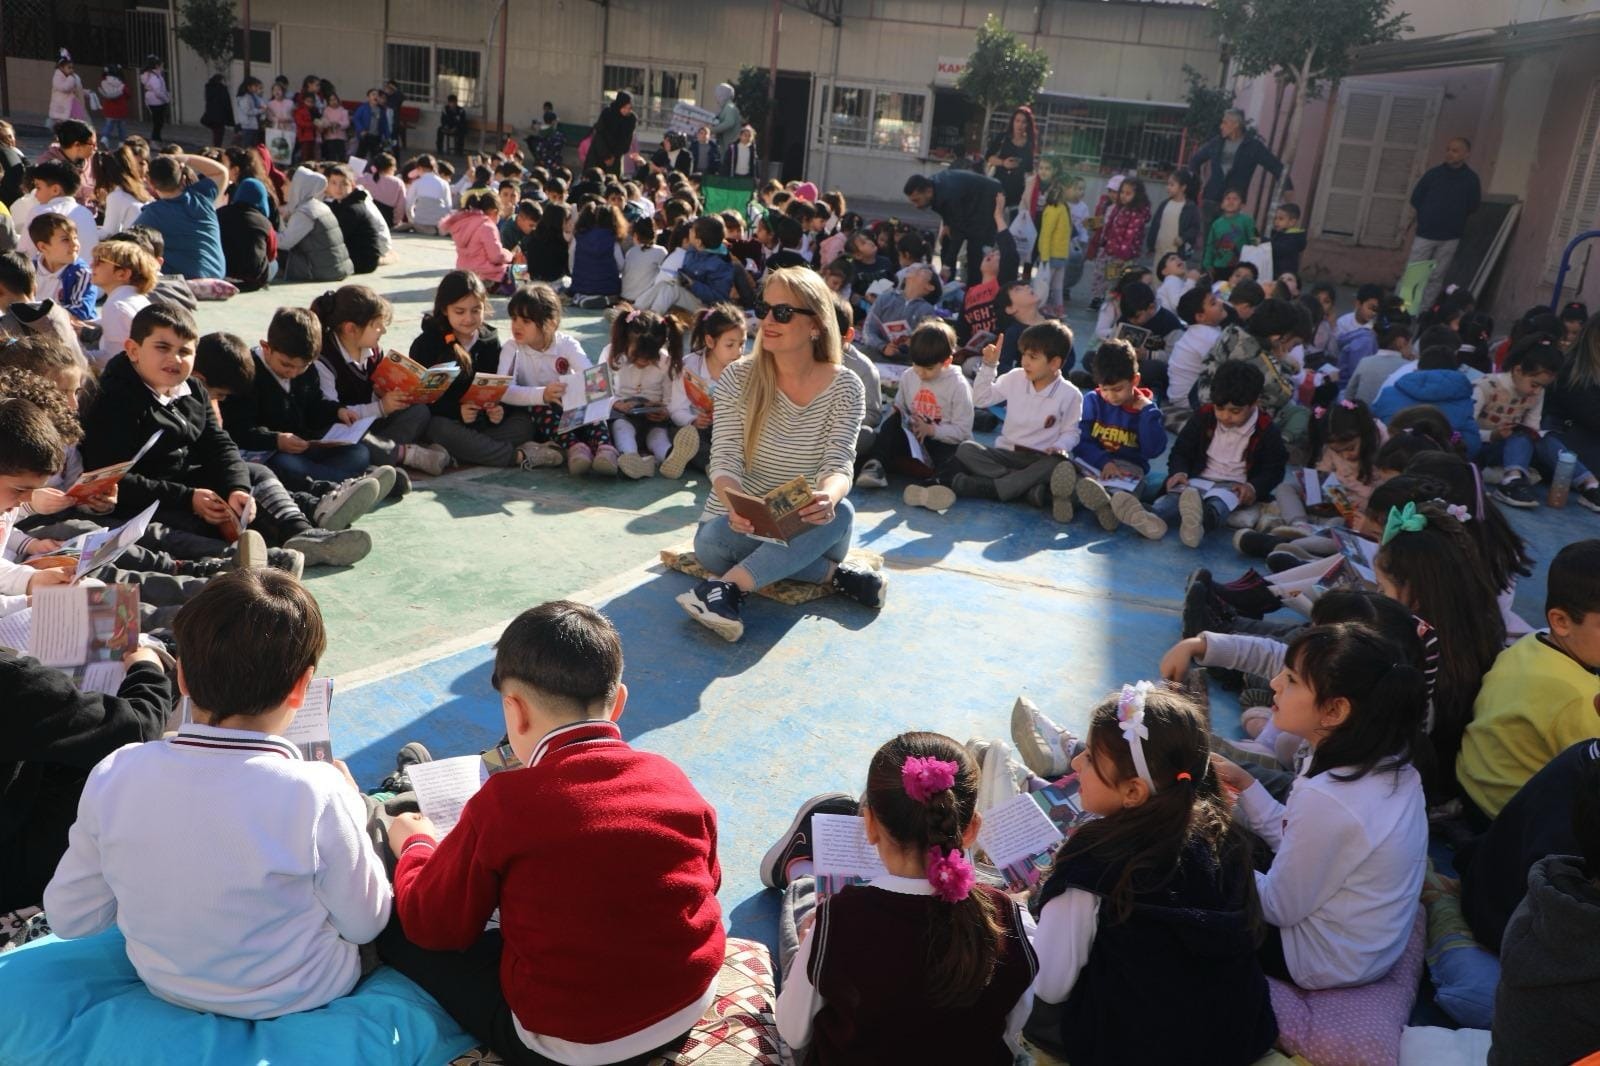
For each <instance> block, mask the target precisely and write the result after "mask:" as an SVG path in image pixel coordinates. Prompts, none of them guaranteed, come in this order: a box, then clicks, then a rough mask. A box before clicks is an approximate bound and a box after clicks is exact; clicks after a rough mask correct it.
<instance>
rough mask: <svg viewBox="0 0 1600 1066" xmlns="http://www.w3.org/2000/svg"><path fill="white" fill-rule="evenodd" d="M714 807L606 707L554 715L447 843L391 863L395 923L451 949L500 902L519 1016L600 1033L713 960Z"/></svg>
mask: <svg viewBox="0 0 1600 1066" xmlns="http://www.w3.org/2000/svg"><path fill="white" fill-rule="evenodd" d="M716 823H717V820H716V812H715V811H713V810H712V809H711V805H710V804H708V803H707V802H706V801H705V800H704V799H703V798H701V796H700V794H699V793H698V792H696V791H695V789H694V786H693V785H692V784H690V783H689V779H688V778H687V777H685V776H684V774H683V771H682V770H680V769H678V768H677V767H676V766H674V765H673V764H672V763H670V762H668V761H667V760H666V759H664V758H662V757H661V756H659V755H652V754H648V753H646V752H641V751H634V750H633V749H632V748H630V747H628V745H627V744H624V743H623V742H622V737H621V733H620V732H619V731H618V730H617V727H616V725H615V723H612V722H608V721H595V720H589V721H583V722H575V723H573V724H572V725H568V726H563V727H562V728H560V729H557V730H555V731H554V732H552V733H550V734H549V735H548V736H546V737H545V738H544V740H542V741H541V742H540V743H539V747H538V748H537V749H535V751H534V753H533V757H532V758H531V759H530V760H529V765H528V766H527V767H526V768H524V769H521V770H512V771H509V772H505V773H499V774H496V775H494V776H493V777H491V778H490V779H489V780H488V782H486V783H485V784H484V786H483V788H482V789H481V790H480V791H479V792H478V794H477V795H475V796H473V797H472V799H471V800H470V801H468V803H467V805H466V807H465V808H464V809H463V810H462V812H461V821H460V823H459V824H458V825H457V826H456V827H455V828H454V829H452V830H451V831H450V835H449V836H447V837H445V839H444V841H443V842H442V843H439V844H438V845H435V844H434V842H433V840H432V839H431V838H429V837H426V836H421V835H417V836H413V837H411V838H410V839H409V840H407V841H406V842H405V844H404V845H403V846H402V848H401V853H400V861H399V863H398V865H397V867H396V869H395V878H394V905H395V913H397V914H398V915H399V916H400V923H401V925H402V927H403V928H404V929H405V934H406V936H407V937H409V938H410V939H411V940H412V942H414V943H416V944H417V945H419V946H421V947H424V948H428V949H431V950H435V951H461V950H464V949H465V948H467V947H469V946H470V945H472V944H473V943H474V942H475V941H477V939H478V938H479V937H480V936H482V935H483V927H484V923H485V922H487V921H488V920H489V916H490V914H492V913H493V911H494V909H495V907H497V906H498V907H499V908H500V931H501V935H502V936H503V937H504V939H505V948H504V951H503V952H502V954H501V956H500V988H501V990H502V991H503V992H504V993H505V997H506V1002H507V1003H509V1004H510V1006H511V1010H512V1012H513V1013H514V1014H515V1015H516V1016H517V1020H518V1021H519V1022H521V1023H522V1026H523V1028H524V1029H526V1030H528V1031H529V1032H531V1033H537V1034H539V1035H540V1036H551V1037H555V1038H557V1039H560V1040H571V1041H576V1042H578V1043H582V1044H599V1043H605V1042H608V1041H611V1040H619V1039H621V1038H623V1037H625V1036H628V1035H631V1034H633V1033H637V1032H639V1031H640V1030H642V1029H645V1028H647V1027H649V1026H651V1025H654V1024H655V1023H656V1022H658V1021H660V1020H662V1019H663V1018H666V1017H669V1016H671V1015H672V1014H675V1013H677V1012H678V1011H681V1010H683V1009H685V1008H686V1007H688V1006H689V1005H690V1004H692V1003H694V1002H696V1001H697V1000H698V999H699V998H700V996H701V995H703V994H704V993H705V990H706V989H707V988H708V987H710V985H711V983H712V981H714V980H715V979H716V976H717V971H718V970H719V969H720V968H721V966H722V955H723V939H724V934H723V929H722V909H721V907H720V906H719V905H718V904H717V896H716V893H717V889H718V888H719V887H720V886H721V883H722V870H721V868H720V867H719V866H718V865H717V824H716Z"/></svg>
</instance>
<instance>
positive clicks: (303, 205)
mask: <svg viewBox="0 0 1600 1066" xmlns="http://www.w3.org/2000/svg"><path fill="white" fill-rule="evenodd" d="M327 187H328V179H327V178H325V177H323V176H322V175H321V174H318V173H317V172H316V171H314V170H307V169H306V168H305V167H299V168H297V169H296V170H295V172H294V175H293V176H292V177H290V179H289V195H287V196H285V197H284V199H283V210H282V215H283V218H284V227H283V232H282V233H280V234H279V235H278V267H279V277H280V279H281V280H283V281H343V280H344V279H345V278H348V277H349V276H350V275H351V274H354V273H355V270H356V268H355V264H354V263H352V262H351V261H350V252H349V250H348V249H346V248H345V245H344V231H343V230H341V229H340V228H339V220H338V219H337V218H335V217H334V216H333V210H332V209H331V208H330V207H329V206H328V205H327V204H325V203H323V202H322V191H323V190H324V189H326V188H327Z"/></svg>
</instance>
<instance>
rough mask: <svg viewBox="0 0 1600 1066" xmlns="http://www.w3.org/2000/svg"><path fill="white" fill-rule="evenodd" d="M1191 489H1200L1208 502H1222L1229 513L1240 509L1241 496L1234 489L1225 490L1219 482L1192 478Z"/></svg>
mask: <svg viewBox="0 0 1600 1066" xmlns="http://www.w3.org/2000/svg"><path fill="white" fill-rule="evenodd" d="M1189 487H1190V488H1192V489H1199V490H1200V495H1201V496H1202V497H1203V498H1205V499H1207V500H1221V501H1222V502H1223V503H1224V504H1225V505H1227V508H1228V510H1229V511H1237V510H1238V509H1239V494H1238V493H1236V492H1234V491H1233V490H1232V489H1229V488H1224V487H1223V486H1222V485H1221V484H1220V483H1219V482H1216V481H1211V480H1208V479H1206V478H1203V477H1192V478H1190V479H1189Z"/></svg>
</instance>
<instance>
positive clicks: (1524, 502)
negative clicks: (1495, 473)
mask: <svg viewBox="0 0 1600 1066" xmlns="http://www.w3.org/2000/svg"><path fill="white" fill-rule="evenodd" d="M1489 498H1490V499H1491V500H1496V501H1498V502H1500V503H1503V504H1505V505H1506V506H1507V507H1520V508H1522V509H1523V510H1529V509H1531V508H1534V507H1537V506H1539V498H1538V497H1537V496H1535V495H1534V494H1533V486H1532V485H1530V484H1528V479H1527V478H1525V477H1517V478H1512V479H1511V480H1509V481H1502V482H1500V484H1498V485H1496V486H1495V487H1494V488H1492V489H1490V490H1489Z"/></svg>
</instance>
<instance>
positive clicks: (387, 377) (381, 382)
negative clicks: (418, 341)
mask: <svg viewBox="0 0 1600 1066" xmlns="http://www.w3.org/2000/svg"><path fill="white" fill-rule="evenodd" d="M459 373H461V366H460V364H459V363H454V362H450V363H440V364H439V365H437V366H427V367H425V366H423V365H422V364H421V363H419V362H417V361H416V360H415V359H413V358H411V357H410V356H409V355H404V354H402V353H400V352H396V351H393V350H391V351H389V352H388V353H387V354H385V355H384V357H383V358H382V359H380V360H379V361H378V365H377V366H376V367H374V368H373V371H372V378H371V380H372V387H373V388H374V389H376V390H377V391H378V392H380V393H383V394H384V395H388V394H389V393H391V392H398V393H399V394H400V395H401V396H404V397H405V398H406V400H407V401H409V402H411V403H432V402H433V401H435V400H437V399H438V398H439V397H441V396H443V395H444V394H445V393H446V392H447V391H449V389H450V386H451V385H452V384H454V382H455V380H456V375H457V374H459Z"/></svg>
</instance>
